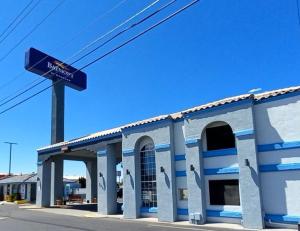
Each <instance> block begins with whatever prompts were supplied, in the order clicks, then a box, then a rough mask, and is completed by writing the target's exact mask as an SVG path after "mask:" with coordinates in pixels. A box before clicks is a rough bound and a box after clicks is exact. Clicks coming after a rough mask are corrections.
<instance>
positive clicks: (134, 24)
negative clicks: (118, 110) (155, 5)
mask: <svg viewBox="0 0 300 231" xmlns="http://www.w3.org/2000/svg"><path fill="white" fill-rule="evenodd" d="M176 1H177V0H172V1H170V2H168V3H167V4H165V5H164V6H162V7H161V8H159V9H158V10H156V11H154V12H153V13H151V14H149V15H148V16H147V17H145V18H143V19H141V20H140V21H138V22H136V23H133V24H132V25H130V26H128V27H127V28H125V29H124V30H122V31H120V32H119V33H117V34H116V35H114V36H113V37H111V38H110V39H108V40H107V41H105V42H104V43H102V44H100V45H99V46H97V47H95V48H94V49H93V50H91V51H89V52H88V53H86V54H85V55H83V56H81V57H80V58H78V59H77V60H75V61H73V62H72V64H74V63H77V62H79V61H80V60H82V59H84V58H85V57H87V56H88V55H90V54H92V53H94V52H95V51H96V50H98V49H99V48H101V47H103V46H104V45H106V44H107V43H109V42H111V41H112V40H114V39H115V38H117V37H119V36H120V35H122V34H124V33H125V32H127V31H129V30H131V29H133V28H134V27H136V26H138V25H140V24H141V23H143V22H145V21H146V20H148V19H150V18H152V17H153V16H154V15H156V14H158V13H159V12H161V11H162V10H164V9H165V8H167V7H169V6H170V5H172V4H173V3H175V2H176ZM0 106H1V105H0Z"/></svg>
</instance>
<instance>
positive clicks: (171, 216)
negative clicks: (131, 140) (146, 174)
mask: <svg viewBox="0 0 300 231" xmlns="http://www.w3.org/2000/svg"><path fill="white" fill-rule="evenodd" d="M155 159H156V179H157V204H158V214H157V215H158V216H157V217H158V219H159V221H164V222H173V221H175V220H176V218H177V205H176V198H177V197H176V184H175V181H176V176H175V169H174V158H173V153H172V149H171V145H170V144H158V145H155Z"/></svg>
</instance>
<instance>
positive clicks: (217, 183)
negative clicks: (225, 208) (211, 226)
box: [209, 180, 240, 205]
mask: <svg viewBox="0 0 300 231" xmlns="http://www.w3.org/2000/svg"><path fill="white" fill-rule="evenodd" d="M209 197H210V204H211V205H240V193H239V181H238V180H210V181H209Z"/></svg>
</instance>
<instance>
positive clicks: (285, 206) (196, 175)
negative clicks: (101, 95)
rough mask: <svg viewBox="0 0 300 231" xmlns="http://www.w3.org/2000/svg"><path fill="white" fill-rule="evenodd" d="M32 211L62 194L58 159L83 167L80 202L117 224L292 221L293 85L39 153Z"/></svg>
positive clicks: (296, 207)
mask: <svg viewBox="0 0 300 231" xmlns="http://www.w3.org/2000/svg"><path fill="white" fill-rule="evenodd" d="M38 160H39V161H38V186H37V204H38V205H39V206H50V205H52V204H53V203H54V201H55V198H57V197H60V195H61V194H62V193H63V191H62V179H63V178H62V175H63V174H62V173H63V164H62V163H63V160H78V161H84V162H85V163H86V166H87V199H89V198H90V199H92V198H94V197H97V199H98V212H99V213H101V214H114V213H116V212H117V207H118V206H117V198H116V197H117V195H116V164H118V163H120V162H122V165H123V176H124V179H123V180H124V188H123V215H124V218H131V219H137V218H139V217H145V216H147V217H148V216H151V217H157V218H158V220H159V221H166V222H173V221H177V220H189V221H190V222H191V223H196V224H203V223H206V222H228V223H240V224H242V225H243V226H244V227H246V228H257V229H261V228H264V227H265V226H266V225H267V226H284V227H288V226H293V225H296V224H297V223H298V222H299V221H300V200H299V195H300V87H291V88H285V89H279V90H274V91H269V92H264V93H260V94H244V95H239V96H236V97H230V98H226V99H222V100H219V101H216V102H212V103H208V104H205V105H200V106H197V107H194V108H191V109H188V110H184V111H182V112H178V113H174V114H170V115H161V116H158V117H154V118H150V119H147V120H143V121H138V122H135V123H131V124H127V125H124V126H121V127H118V128H114V129H110V130H106V131H100V132H98V133H95V134H91V135H88V136H85V137H81V138H78V139H73V140H71V141H66V142H62V143H58V144H54V145H50V146H47V147H44V148H41V149H39V150H38Z"/></svg>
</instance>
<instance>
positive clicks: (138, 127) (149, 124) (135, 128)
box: [122, 117, 173, 134]
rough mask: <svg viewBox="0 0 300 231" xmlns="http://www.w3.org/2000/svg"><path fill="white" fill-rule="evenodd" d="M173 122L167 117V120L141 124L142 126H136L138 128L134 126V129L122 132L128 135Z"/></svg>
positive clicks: (129, 128) (124, 129)
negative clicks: (138, 130)
mask: <svg viewBox="0 0 300 231" xmlns="http://www.w3.org/2000/svg"><path fill="white" fill-rule="evenodd" d="M172 121H173V120H172V119H171V118H170V117H167V118H165V119H161V120H158V121H153V122H149V123H146V124H140V125H136V126H133V127H127V128H122V132H123V133H127V134H128V133H129V132H130V131H133V130H137V129H142V128H149V127H152V126H155V125H164V124H170V123H172Z"/></svg>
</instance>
